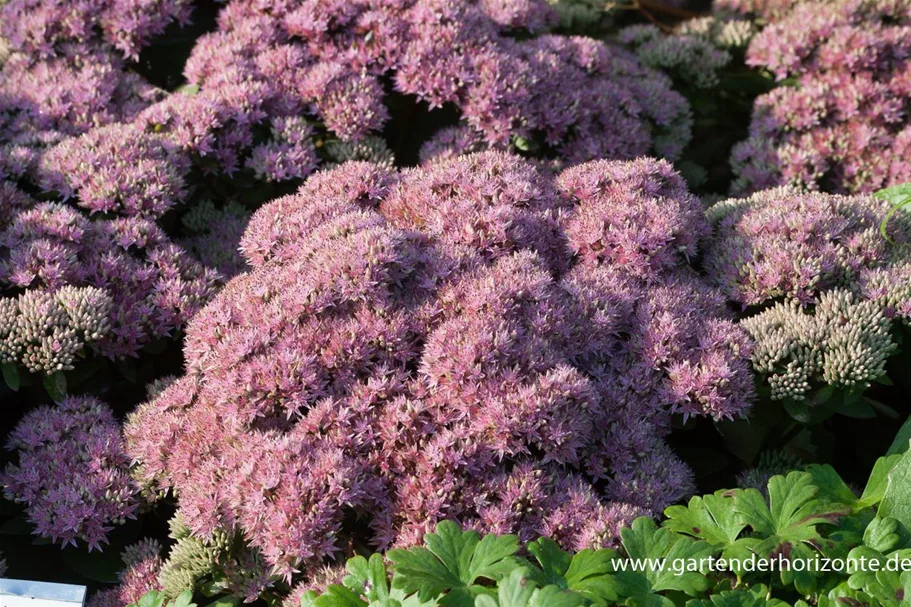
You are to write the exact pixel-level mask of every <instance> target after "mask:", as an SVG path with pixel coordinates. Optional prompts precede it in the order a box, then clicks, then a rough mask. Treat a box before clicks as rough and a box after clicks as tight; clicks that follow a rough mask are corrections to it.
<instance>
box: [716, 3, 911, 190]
mask: <svg viewBox="0 0 911 607" xmlns="http://www.w3.org/2000/svg"><path fill="white" fill-rule="evenodd" d="M909 57H911V5H909V4H908V3H907V2H901V1H897V0H833V1H823V0H817V1H813V2H802V3H799V4H797V5H795V6H794V7H793V9H792V10H791V11H790V12H789V13H788V14H787V16H785V17H783V18H781V19H780V20H779V21H776V22H774V23H772V24H771V25H769V26H768V27H766V29H765V30H764V31H763V32H762V33H761V34H759V35H758V36H756V37H755V38H754V39H753V42H752V43H751V45H750V48H749V51H748V55H747V63H749V64H750V65H752V66H755V67H761V68H765V69H767V70H769V71H771V72H772V73H774V74H775V76H776V77H777V78H778V79H779V80H784V79H786V78H792V79H794V83H793V85H790V84H787V83H785V84H783V85H782V86H780V87H778V88H776V89H774V90H773V91H771V92H770V93H768V94H766V95H762V96H761V97H759V98H758V99H757V100H756V104H755V106H754V114H753V120H752V124H751V126H750V136H749V138H748V139H747V140H746V141H744V142H741V143H740V144H738V145H737V146H736V147H735V148H734V150H733V152H732V164H733V167H734V172H735V174H736V177H737V178H736V180H735V182H734V184H733V186H732V189H733V191H734V193H736V194H740V193H747V192H752V191H757V190H761V189H764V188H768V187H772V186H776V185H797V186H801V187H804V188H809V189H813V190H821V191H826V192H833V193H855V192H870V191H874V190H877V189H879V188H882V187H884V186H886V185H890V184H896V183H902V182H906V181H909V180H911V168H909V167H911V165H909V163H908V162H907V161H906V159H907V158H908V155H909V153H911V123H909V120H908V116H909V115H911V113H909V112H911V60H909Z"/></svg>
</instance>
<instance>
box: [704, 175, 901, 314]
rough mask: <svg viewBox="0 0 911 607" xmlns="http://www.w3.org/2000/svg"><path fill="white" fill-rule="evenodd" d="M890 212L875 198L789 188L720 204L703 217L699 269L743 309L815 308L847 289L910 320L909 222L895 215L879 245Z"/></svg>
mask: <svg viewBox="0 0 911 607" xmlns="http://www.w3.org/2000/svg"><path fill="white" fill-rule="evenodd" d="M891 208H892V206H891V204H890V203H888V202H886V201H884V200H880V199H879V198H875V197H873V196H841V195H834V194H821V193H818V192H800V191H797V190H794V189H789V188H777V189H772V190H767V191H764V192H759V193H757V194H754V195H753V196H751V197H749V198H743V199H732V200H726V201H722V202H719V203H717V204H715V205H714V206H713V207H711V208H710V209H709V212H708V214H709V217H710V219H711V220H712V221H713V222H715V223H716V230H715V237H714V240H713V243H712V246H711V247H710V248H709V250H708V251H707V252H706V256H705V267H706V269H707V271H708V273H709V275H710V276H711V278H712V279H713V281H714V282H715V283H716V284H717V285H718V286H719V287H720V288H721V289H722V290H723V291H724V292H725V294H726V295H727V296H728V298H729V299H731V300H732V301H735V302H737V303H738V304H740V305H742V306H743V307H744V308H746V307H748V306H761V305H764V304H767V303H770V302H773V301H776V300H781V299H788V300H795V301H797V302H799V303H800V304H801V305H808V304H814V303H816V302H817V301H818V296H819V294H820V293H822V292H824V291H828V290H832V289H835V288H848V289H849V290H852V291H855V292H857V293H860V294H863V295H864V297H865V298H869V299H882V298H887V299H888V300H889V303H888V307H889V314H888V315H889V316H890V317H892V316H896V315H897V316H901V317H904V318H907V319H911V287H909V286H908V285H909V283H908V281H907V276H908V272H909V264H911V257H909V254H908V250H909V247H911V221H909V218H908V215H907V213H905V212H899V213H897V214H895V215H894V216H892V217H891V219H890V220H889V221H888V222H887V223H886V224H885V233H886V236H885V237H884V236H883V234H882V233H881V229H882V226H883V220H884V219H886V217H887V215H889V211H890V209H891ZM902 292H907V293H906V295H904V296H901V293H902ZM893 295H894V297H893Z"/></svg>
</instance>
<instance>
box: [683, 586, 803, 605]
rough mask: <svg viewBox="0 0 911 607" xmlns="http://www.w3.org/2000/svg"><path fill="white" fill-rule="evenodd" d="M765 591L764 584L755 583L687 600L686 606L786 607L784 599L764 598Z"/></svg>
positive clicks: (766, 591)
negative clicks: (744, 587) (703, 597)
mask: <svg viewBox="0 0 911 607" xmlns="http://www.w3.org/2000/svg"><path fill="white" fill-rule="evenodd" d="M767 593H768V590H767V589H766V587H765V586H763V585H762V584H756V585H754V586H753V587H751V588H750V589H749V590H744V589H738V590H728V591H726V592H721V593H719V594H713V595H712V596H710V597H709V598H707V599H704V600H701V601H696V600H693V601H687V603H686V607H788V604H787V603H785V602H784V601H780V600H778V599H770V600H769V599H766V594H767Z"/></svg>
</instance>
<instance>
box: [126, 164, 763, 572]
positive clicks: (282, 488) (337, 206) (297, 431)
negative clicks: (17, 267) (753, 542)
mask: <svg viewBox="0 0 911 607" xmlns="http://www.w3.org/2000/svg"><path fill="white" fill-rule="evenodd" d="M708 233H709V226H708V224H707V222H706V220H705V218H704V215H703V212H702V208H701V204H700V202H699V201H698V199H696V198H695V197H694V196H692V195H691V194H689V193H688V192H687V190H686V187H685V185H684V183H683V181H682V179H681V178H680V177H679V175H677V174H676V173H675V172H674V171H673V169H672V168H671V166H670V165H669V164H668V163H666V162H664V161H656V160H649V159H640V160H636V161H633V162H620V161H598V162H591V163H587V164H583V165H579V166H577V167H574V168H572V169H569V170H566V171H564V172H563V173H561V174H560V175H558V176H556V177H553V176H550V175H549V174H548V173H547V172H545V171H543V170H542V169H539V168H537V167H536V166H535V165H533V164H531V163H530V162H527V161H525V160H522V159H520V158H518V157H515V156H511V155H508V154H504V153H500V152H482V153H478V154H472V155H468V156H463V157H459V158H455V159H451V160H441V161H438V162H436V163H434V164H432V165H430V166H428V167H426V168H417V169H410V170H404V171H401V172H398V173H396V172H394V171H391V170H390V169H389V168H387V167H385V166H383V165H380V164H371V163H366V162H351V163H346V164H343V165H341V166H339V167H338V168H335V169H332V170H327V171H322V172H318V173H316V174H315V175H313V176H312V177H311V178H310V179H308V180H307V181H306V182H305V183H304V185H303V186H302V187H301V189H300V191H299V192H298V193H297V194H294V195H291V196H286V197H283V198H279V199H277V200H275V201H273V202H272V203H270V204H268V205H266V206H265V207H263V208H262V209H260V210H259V211H258V212H257V213H256V214H255V215H254V216H253V218H252V220H251V222H250V225H249V227H248V229H247V231H246V234H245V235H244V237H243V239H242V242H241V246H242V250H243V252H244V255H245V257H246V258H247V260H248V262H249V263H250V265H251V266H252V268H253V269H252V270H251V271H250V272H248V273H246V274H242V275H240V276H238V277H237V278H235V279H234V280H233V281H232V282H230V283H229V284H228V286H227V287H225V289H224V290H223V291H222V292H221V293H220V294H219V295H218V296H217V297H216V298H215V299H214V300H213V301H212V302H211V303H210V304H209V305H208V306H206V307H205V308H204V309H203V310H202V311H200V312H199V313H198V314H197V315H196V316H195V317H194V319H193V320H192V321H191V323H190V326H189V327H188V330H187V339H186V345H185V355H186V361H187V363H186V365H187V372H186V375H184V376H183V377H181V378H180V379H178V380H177V381H176V382H175V383H173V384H172V385H170V386H169V387H168V388H166V389H165V390H164V391H163V392H161V393H160V394H159V395H158V396H157V397H156V398H155V399H154V400H153V401H151V402H149V403H146V404H144V405H142V406H140V408H139V409H138V410H137V412H135V413H134V414H133V415H132V417H131V418H130V419H129V420H128V423H127V425H126V429H125V432H126V436H127V443H128V451H129V453H130V456H131V457H132V458H134V459H135V461H136V462H137V464H138V468H137V475H138V478H139V479H140V482H141V483H142V484H144V485H146V484H148V485H151V486H153V487H158V488H159V489H163V490H168V489H170V490H173V492H174V493H175V494H176V496H177V498H178V502H179V515H180V516H181V518H182V520H183V521H185V523H186V524H187V525H188V527H189V528H190V529H191V530H192V532H193V533H194V534H195V535H197V536H198V537H200V538H203V539H205V538H212V537H213V535H217V534H218V533H223V532H224V531H234V530H237V531H240V532H242V533H243V535H244V537H245V538H246V540H247V542H248V543H249V544H250V546H251V547H252V548H254V549H256V550H258V551H259V552H260V553H261V555H262V558H264V559H265V561H266V562H267V563H268V564H269V565H271V566H272V567H274V571H275V572H276V573H277V574H279V575H282V576H285V577H290V576H292V575H293V574H294V573H295V571H298V570H299V569H300V568H301V567H308V568H313V567H317V568H318V565H319V564H320V563H321V562H323V561H324V559H326V558H328V557H331V556H332V555H334V554H336V553H338V552H340V551H343V550H345V547H346V545H347V542H348V540H349V539H350V538H349V536H348V533H349V531H347V530H348V529H349V528H350V527H349V525H350V524H354V525H356V526H357V527H358V528H361V529H368V530H369V532H368V533H367V536H366V538H364V539H366V540H369V542H370V543H372V544H373V545H375V546H377V547H382V546H389V545H404V544H410V543H413V542H415V541H418V540H419V539H420V537H421V534H422V533H424V532H426V531H427V530H429V529H431V528H432V527H433V525H434V524H435V523H436V522H437V521H439V520H442V519H455V520H458V521H460V522H461V523H463V524H465V525H469V526H471V527H475V528H482V529H486V530H490V531H497V532H507V531H510V532H518V533H519V534H520V535H522V536H523V537H533V536H537V535H539V534H543V535H548V536H551V537H555V538H557V539H558V540H559V541H560V542H562V543H563V544H564V545H567V546H574V547H586V546H603V545H610V544H612V543H613V542H614V541H615V540H616V537H617V531H618V528H619V526H620V525H622V524H624V523H626V522H628V521H629V520H630V519H631V518H632V517H634V516H635V515H637V514H639V513H642V512H646V511H655V510H659V509H661V508H663V507H664V506H665V505H666V504H668V503H669V502H672V501H674V500H676V499H679V498H680V497H682V496H684V495H685V494H686V493H687V492H688V491H689V490H690V489H691V487H692V484H691V473H690V472H689V470H688V468H687V467H686V466H685V465H684V464H683V463H682V462H681V461H680V460H678V459H677V458H676V457H675V456H674V455H673V454H672V452H671V451H670V449H669V447H668V446H667V445H666V444H665V443H664V442H663V439H662V437H663V436H665V435H666V434H667V432H668V431H669V426H670V421H671V416H672V414H674V413H680V414H683V415H684V416H690V415H698V416H709V417H712V418H714V419H726V418H735V417H739V416H741V415H743V414H744V413H745V412H746V410H747V409H748V407H749V404H750V403H751V401H752V398H753V393H752V390H753V384H752V376H751V373H750V369H749V357H750V345H749V342H748V340H747V338H746V336H745V333H744V332H743V331H742V330H741V329H739V328H738V326H737V325H736V324H735V323H734V322H732V319H731V316H730V314H729V312H728V311H727V310H726V308H725V303H724V297H723V295H722V294H721V293H720V292H719V291H716V290H713V289H712V288H711V287H710V286H708V285H707V284H706V283H705V282H704V281H703V280H702V279H700V278H699V277H698V276H697V275H696V274H695V273H694V272H692V271H691V270H690V269H689V268H688V267H687V259H688V258H691V257H693V256H695V255H697V253H698V251H699V248H698V247H699V244H700V242H701V240H702V239H703V238H705V237H706V236H707V235H708ZM359 533H360V532H359Z"/></svg>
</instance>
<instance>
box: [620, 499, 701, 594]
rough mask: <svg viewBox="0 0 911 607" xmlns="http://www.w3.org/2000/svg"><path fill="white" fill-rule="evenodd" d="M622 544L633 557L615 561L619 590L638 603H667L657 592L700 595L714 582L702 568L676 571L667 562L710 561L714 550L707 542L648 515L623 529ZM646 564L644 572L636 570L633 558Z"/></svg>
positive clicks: (641, 563)
mask: <svg viewBox="0 0 911 607" xmlns="http://www.w3.org/2000/svg"><path fill="white" fill-rule="evenodd" d="M620 536H621V538H622V539H621V543H622V545H623V548H624V550H626V553H627V555H628V556H629V560H626V561H620V560H619V559H618V560H617V561H615V565H614V566H615V570H616V574H615V575H614V577H615V578H616V579H617V581H619V582H620V584H619V585H618V591H619V592H620V594H621V595H622V596H627V597H629V598H630V599H631V600H632V601H633V602H635V603H637V604H649V605H651V604H654V605H663V604H665V603H664V602H656V598H655V597H654V596H652V595H655V594H657V593H659V592H662V591H667V590H677V591H680V592H683V593H685V594H688V595H690V596H696V595H697V594H699V593H700V592H703V591H704V590H706V589H707V588H708V587H709V585H710V583H709V580H708V578H706V576H705V575H704V574H703V572H702V571H674V570H673V568H672V567H664V566H662V565H663V564H664V563H674V562H680V563H701V562H703V561H707V559H708V557H710V556H711V555H712V553H713V552H714V549H713V548H712V546H711V545H710V544H708V543H707V542H704V541H695V540H693V539H692V538H689V537H686V536H682V535H678V534H675V533H673V532H672V531H671V530H670V529H667V528H664V527H661V528H659V527H657V526H656V525H655V522H654V521H653V520H652V519H650V518H648V517H640V518H637V519H636V520H635V521H633V524H632V526H631V528H629V529H623V530H621V531H620ZM637 560H638V563H639V564H640V565H643V566H644V568H645V570H644V571H633V570H632V568H630V567H629V564H630V562H631V561H637ZM670 604H673V603H670Z"/></svg>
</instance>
